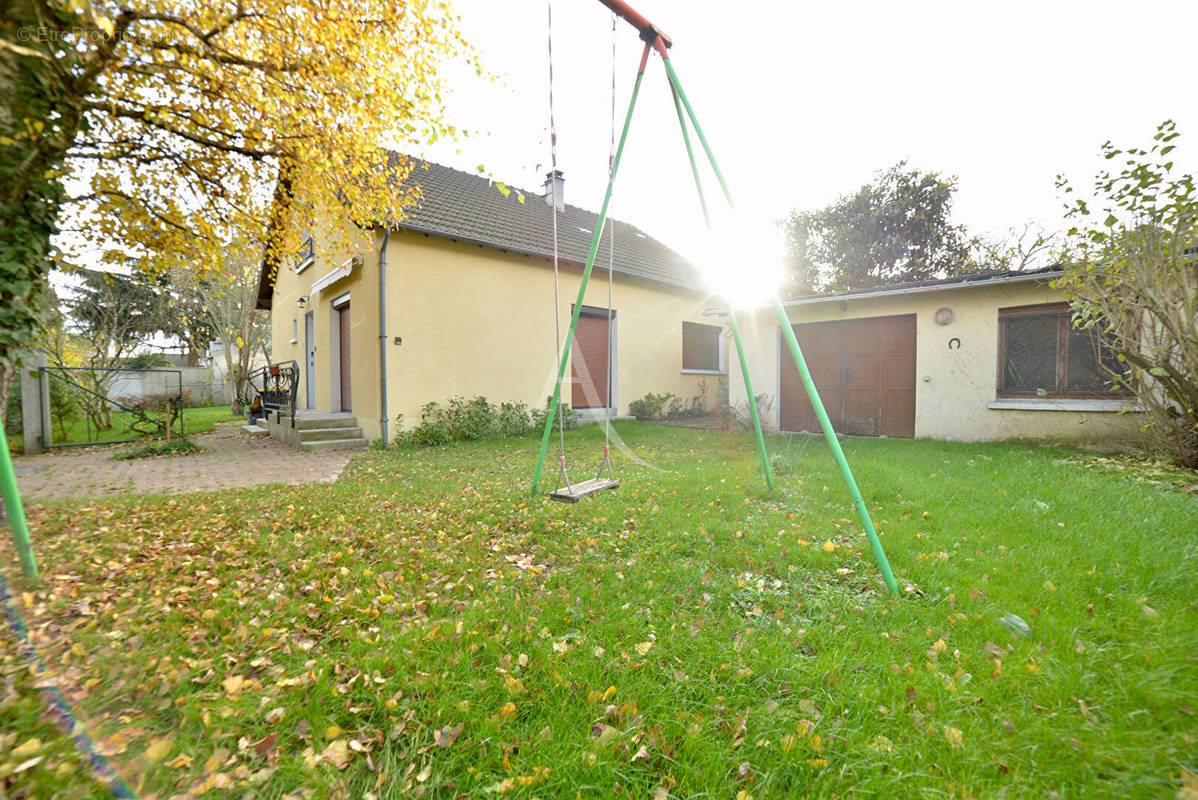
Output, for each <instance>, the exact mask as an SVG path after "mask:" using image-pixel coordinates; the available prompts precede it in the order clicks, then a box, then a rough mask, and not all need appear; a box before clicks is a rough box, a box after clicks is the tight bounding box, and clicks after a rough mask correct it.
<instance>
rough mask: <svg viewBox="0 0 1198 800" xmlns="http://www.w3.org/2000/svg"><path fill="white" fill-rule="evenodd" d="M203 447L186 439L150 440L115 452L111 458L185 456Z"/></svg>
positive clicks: (131, 458)
mask: <svg viewBox="0 0 1198 800" xmlns="http://www.w3.org/2000/svg"><path fill="white" fill-rule="evenodd" d="M203 449H204V448H202V447H200V446H199V445H198V444H192V443H191V442H189V441H187V440H186V439H175V440H174V441H172V442H150V443H149V444H143V445H142V446H141V447H135V448H133V449H132V450H125V451H123V452H120V453H117V454H116V455H114V456H113V458H117V459H120V460H122V461H131V460H133V459H135V458H154V457H155V456H186V455H190V454H192V453H198V452H200V451H201V450H203Z"/></svg>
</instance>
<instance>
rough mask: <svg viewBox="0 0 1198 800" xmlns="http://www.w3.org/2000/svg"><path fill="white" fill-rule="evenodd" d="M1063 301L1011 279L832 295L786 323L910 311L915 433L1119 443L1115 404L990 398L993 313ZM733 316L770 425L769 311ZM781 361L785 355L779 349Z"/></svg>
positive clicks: (734, 386)
mask: <svg viewBox="0 0 1198 800" xmlns="http://www.w3.org/2000/svg"><path fill="white" fill-rule="evenodd" d="M1063 300H1064V297H1063V295H1062V294H1061V293H1060V292H1059V291H1056V290H1054V289H1052V288H1051V287H1050V286H1048V285H1047V284H1046V283H1039V282H1034V281H1021V282H1014V283H1006V284H997V285H989V286H959V287H952V288H944V289H941V290H935V291H923V292H918V293H911V294H896V295H891V296H889V297H887V296H885V295H883V296H880V297H874V298H860V299H852V298H849V299H847V300H840V299H832V300H829V301H823V302H816V303H811V304H805V305H800V306H792V307H790V308H789V309H788V313H789V316H790V320H791V322H792V323H802V322H823V321H829V320H843V319H859V318H863V317H883V316H892V315H897V314H912V313H913V314H915V315H916V406H915V436H916V437H917V438H935V439H954V440H961V441H990V440H1003V439H1035V440H1050V441H1062V442H1071V443H1076V444H1083V445H1084V444H1093V445H1102V446H1122V445H1126V444H1129V443H1131V442H1133V441H1135V440H1136V439H1138V438H1139V430H1138V428H1139V425H1140V424H1141V420H1140V419H1139V417H1140V415H1139V414H1137V413H1128V414H1119V413H1117V412H1118V411H1119V410H1120V409H1122V408H1124V407H1125V404H1124V403H1122V402H1120V401H1117V400H1109V401H1108V400H1101V401H1094V400H1049V399H1040V398H1036V399H1034V400H1028V401H1022V400H1021V401H1004V402H1002V403H998V402H997V399H996V396H995V388H996V378H997V374H998V309H999V308H1004V307H1007V306H1020V305H1034V304H1037V303H1051V302H1062V301H1063ZM940 308H949V309H952V311H953V316H954V319H953V321H952V322H951V323H949V324H947V325H939V324H937V323H936V321H935V319H934V316H935V313H936V310H937V309H940ZM739 319H740V322H741V328H742V333H743V334H744V336H745V340H746V341H745V349H746V354H747V358H748V361H749V368H750V374H751V378H752V381H753V388H754V390H755V391H756V392H757V393H758V394H762V393H766V394H768V395H769V397H770V403H771V408H770V413H769V415H768V417H767V418H768V419H770V420H772V424H773V426H774V427H777V426H778V425H779V405H780V404H779V402H778V396H779V375H780V369H779V365H780V361H779V354H780V349H779V348H780V346H781V342H780V337H779V333H780V330H779V327H778V322H777V318H776V317H775V316H774V314H773V312H772V311H771V312H769V313H765V312H762V311H758V312H755V313H752V314H749V313H746V312H742V314H741V315H740V317H739ZM950 345H951V348H950ZM733 356H734V357H735V352H734V353H733ZM786 357H787V358H789V357H790V354H789V351H787V352H786ZM730 372H731V376H732V377H731V379H730V386H731V393H730V394H731V397H732V400H733V401H734V402H738V403H744V402H745V398H746V393H745V389H744V383H743V380H741V378H740V371H739V365H735V366H733V367H732V368H731V370H730ZM996 406H1003V407H996ZM1093 409H1102V410H1093Z"/></svg>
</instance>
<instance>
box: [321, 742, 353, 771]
mask: <svg viewBox="0 0 1198 800" xmlns="http://www.w3.org/2000/svg"><path fill="white" fill-rule="evenodd" d="M320 756H321V758H323V759H324V760H325V761H328V762H329V763H330V764H332V765H333V766H334V767H336V768H337V769H345V767H346V765H348V764H349V743H348V742H346V741H345V739H336V740H334V741H332V742H329V744H328V747H326V748H325V749H324V750H323V751H321V754H320Z"/></svg>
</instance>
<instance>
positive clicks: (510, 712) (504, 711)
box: [499, 703, 516, 719]
mask: <svg viewBox="0 0 1198 800" xmlns="http://www.w3.org/2000/svg"><path fill="white" fill-rule="evenodd" d="M514 716H516V704H515V703H504V704H503V707H502V708H500V709H499V718H500V719H511V718H512V717H514Z"/></svg>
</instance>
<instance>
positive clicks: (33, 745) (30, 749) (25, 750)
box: [9, 739, 42, 758]
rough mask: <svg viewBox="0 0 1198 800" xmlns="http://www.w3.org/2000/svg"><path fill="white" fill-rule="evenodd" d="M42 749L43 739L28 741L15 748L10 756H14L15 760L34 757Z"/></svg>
mask: <svg viewBox="0 0 1198 800" xmlns="http://www.w3.org/2000/svg"><path fill="white" fill-rule="evenodd" d="M41 749H42V740H41V739H26V740H25V741H23V742H21V743H20V744H19V745H17V746H16V747H14V748H13V749H12V751H10V752H9V755H10V756H12V757H13V758H25V757H27V756H31V755H33V754H34V753H36V752H37V751H38V750H41Z"/></svg>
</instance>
